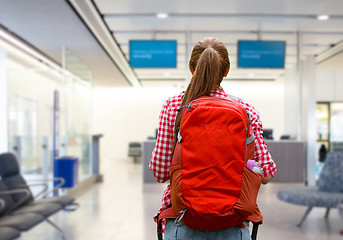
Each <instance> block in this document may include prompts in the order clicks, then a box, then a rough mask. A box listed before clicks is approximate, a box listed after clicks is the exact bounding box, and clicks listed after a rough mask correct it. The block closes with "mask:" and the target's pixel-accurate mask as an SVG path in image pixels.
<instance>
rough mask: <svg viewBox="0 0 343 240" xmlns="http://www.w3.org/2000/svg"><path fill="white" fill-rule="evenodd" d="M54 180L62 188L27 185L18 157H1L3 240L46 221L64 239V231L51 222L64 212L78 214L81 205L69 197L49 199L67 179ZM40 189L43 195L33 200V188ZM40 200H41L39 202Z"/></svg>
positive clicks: (0, 235)
mask: <svg viewBox="0 0 343 240" xmlns="http://www.w3.org/2000/svg"><path fill="white" fill-rule="evenodd" d="M52 180H54V181H57V180H58V181H59V184H58V185H57V186H56V187H54V188H53V189H51V190H49V189H48V185H47V183H46V182H42V183H38V184H37V183H35V184H31V185H30V184H27V182H26V181H25V179H24V178H23V176H22V175H21V174H20V168H19V164H18V161H17V159H16V157H15V156H14V155H13V154H11V153H4V154H0V201H1V202H2V207H1V208H0V231H1V234H0V240H2V239H13V238H15V237H16V236H17V234H15V233H16V232H17V231H27V230H29V229H31V228H32V227H34V226H36V225H37V224H39V223H41V222H42V221H46V222H48V223H49V224H50V225H52V226H53V227H55V228H56V229H57V230H58V231H59V232H61V234H62V237H63V238H64V233H63V231H62V230H61V229H60V228H59V227H58V226H57V225H56V224H54V223H53V222H52V221H50V220H49V219H48V218H49V217H50V216H51V215H53V214H55V213H57V212H58V211H60V210H62V209H64V210H75V209H76V208H77V206H78V205H77V204H76V203H75V201H74V199H73V198H71V197H68V196H61V197H47V196H48V195H49V193H51V192H53V191H56V190H57V189H58V188H60V187H61V186H62V185H63V184H64V180H63V179H52ZM39 185H41V186H43V187H44V189H43V191H41V192H39V193H38V194H37V195H36V196H33V194H32V192H31V190H30V186H31V187H32V186H39ZM38 197H41V199H39V200H37V198H38ZM2 233H4V235H3V234H2ZM5 235H6V238H5V237H4V236H5Z"/></svg>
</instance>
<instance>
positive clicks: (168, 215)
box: [157, 207, 178, 240]
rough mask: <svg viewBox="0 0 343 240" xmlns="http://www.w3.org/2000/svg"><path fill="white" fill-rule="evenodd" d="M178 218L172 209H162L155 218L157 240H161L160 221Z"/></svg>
mask: <svg viewBox="0 0 343 240" xmlns="http://www.w3.org/2000/svg"><path fill="white" fill-rule="evenodd" d="M177 217H178V216H177V215H175V213H174V211H173V208H171V207H170V208H167V209H164V210H163V211H162V212H161V213H160V214H159V215H158V218H157V238H158V240H162V239H163V237H162V220H163V219H176V218H177Z"/></svg>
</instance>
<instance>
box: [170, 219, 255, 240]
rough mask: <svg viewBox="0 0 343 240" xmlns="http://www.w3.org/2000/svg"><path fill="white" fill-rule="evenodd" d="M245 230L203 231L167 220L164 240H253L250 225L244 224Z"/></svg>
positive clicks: (234, 228)
mask: <svg viewBox="0 0 343 240" xmlns="http://www.w3.org/2000/svg"><path fill="white" fill-rule="evenodd" d="M244 225H245V228H240V227H239V226H238V227H232V228H227V229H223V230H218V231H203V230H195V229H190V228H188V227H187V226H186V225H184V224H183V223H182V222H181V223H179V224H175V223H174V220H167V224H166V229H165V233H164V240H251V237H250V232H249V223H248V222H244Z"/></svg>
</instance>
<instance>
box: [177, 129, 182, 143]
mask: <svg viewBox="0 0 343 240" xmlns="http://www.w3.org/2000/svg"><path fill="white" fill-rule="evenodd" d="M177 140H178V141H179V143H181V142H182V136H181V134H180V131H179V132H178V133H177Z"/></svg>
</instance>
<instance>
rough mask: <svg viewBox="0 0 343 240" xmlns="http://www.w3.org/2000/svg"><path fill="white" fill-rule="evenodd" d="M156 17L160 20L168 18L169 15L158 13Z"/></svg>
mask: <svg viewBox="0 0 343 240" xmlns="http://www.w3.org/2000/svg"><path fill="white" fill-rule="evenodd" d="M156 16H157V17H158V18H167V17H168V13H157V14H156Z"/></svg>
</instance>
